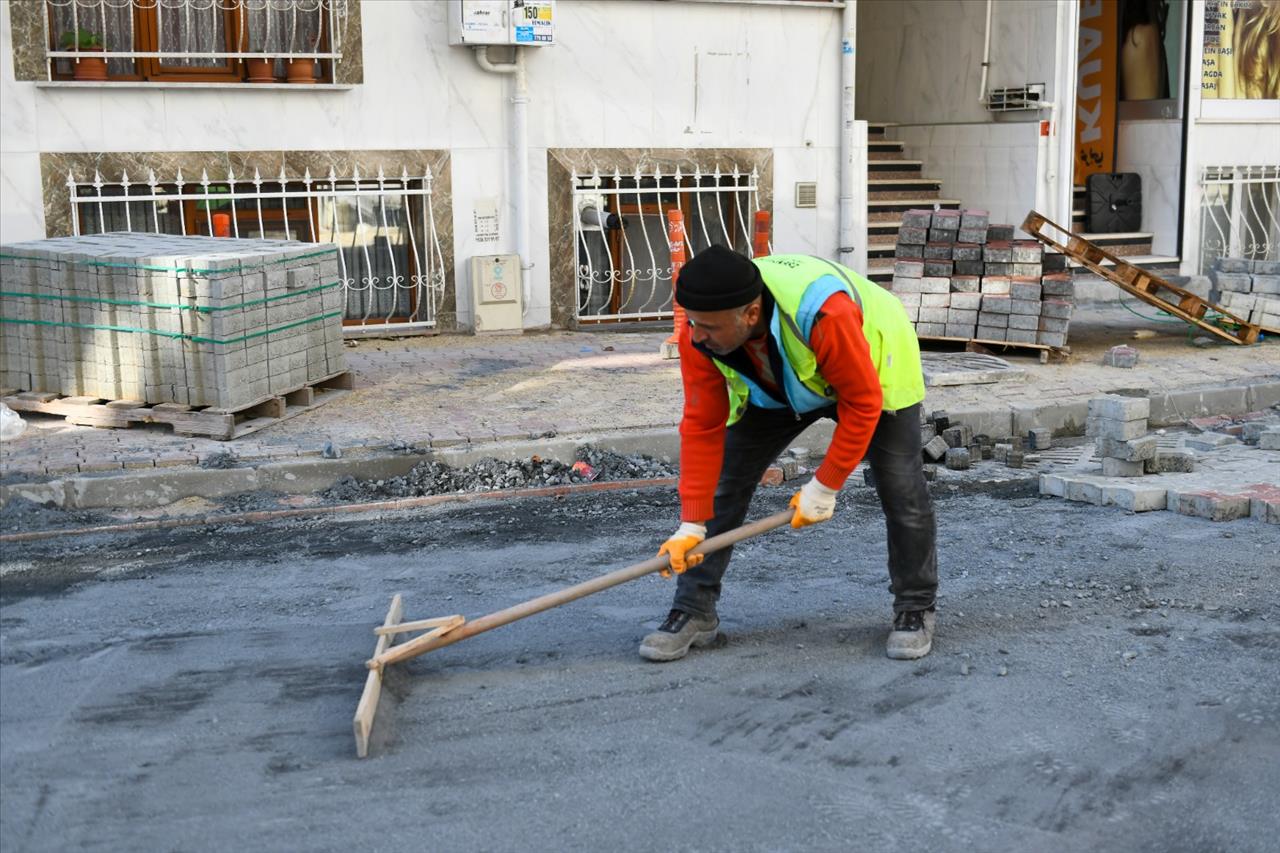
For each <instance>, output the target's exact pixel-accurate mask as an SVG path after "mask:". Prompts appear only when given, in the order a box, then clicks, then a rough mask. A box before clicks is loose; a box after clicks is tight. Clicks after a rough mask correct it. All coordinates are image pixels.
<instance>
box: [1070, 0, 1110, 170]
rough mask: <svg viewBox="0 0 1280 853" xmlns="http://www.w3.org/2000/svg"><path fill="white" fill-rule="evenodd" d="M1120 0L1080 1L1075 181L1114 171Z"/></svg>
mask: <svg viewBox="0 0 1280 853" xmlns="http://www.w3.org/2000/svg"><path fill="white" fill-rule="evenodd" d="M1118 27H1119V3H1118V2H1117V0H1080V55H1079V58H1078V60H1077V62H1078V63H1079V64H1078V66H1077V79H1076V168H1075V184H1076V186H1083V185H1084V183H1085V179H1086V178H1088V177H1089V176H1090V175H1092V174H1095V173H1097V172H1112V171H1114V170H1115V159H1116V64H1117V59H1118V55H1119V54H1118V51H1117V50H1116V36H1117V32H1118Z"/></svg>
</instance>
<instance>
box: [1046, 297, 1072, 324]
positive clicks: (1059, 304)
mask: <svg viewBox="0 0 1280 853" xmlns="http://www.w3.org/2000/svg"><path fill="white" fill-rule="evenodd" d="M1074 310H1075V306H1074V305H1072V304H1071V303H1070V302H1065V301H1062V300H1059V299H1046V300H1044V301H1043V302H1041V303H1040V316H1041V317H1052V318H1054V319H1056V320H1070V319H1071V314H1072V312H1073V311H1074Z"/></svg>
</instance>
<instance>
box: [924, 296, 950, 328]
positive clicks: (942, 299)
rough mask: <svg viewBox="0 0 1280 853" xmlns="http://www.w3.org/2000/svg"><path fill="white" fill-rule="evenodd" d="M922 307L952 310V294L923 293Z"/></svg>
mask: <svg viewBox="0 0 1280 853" xmlns="http://www.w3.org/2000/svg"><path fill="white" fill-rule="evenodd" d="M920 305H921V306H922V307H924V308H950V307H951V294H950V293H922V294H920ZM944 322H945V321H944Z"/></svg>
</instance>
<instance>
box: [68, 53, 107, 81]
mask: <svg viewBox="0 0 1280 853" xmlns="http://www.w3.org/2000/svg"><path fill="white" fill-rule="evenodd" d="M80 50H81V51H82V52H84V53H102V48H101V47H82V48H80ZM71 61H72V62H73V63H74V68H73V70H72V76H74V77H75V79H77V80H106V79H107V61H106V60H105V59H103V58H102V57H101V56H81V57H77V58H76V59H73V60H71Z"/></svg>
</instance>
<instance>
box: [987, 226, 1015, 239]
mask: <svg viewBox="0 0 1280 853" xmlns="http://www.w3.org/2000/svg"><path fill="white" fill-rule="evenodd" d="M1011 240H1013V226H1012V225H1002V224H991V225H988V226H987V242H988V243H994V242H998V241H1003V242H1009V241H1011Z"/></svg>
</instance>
